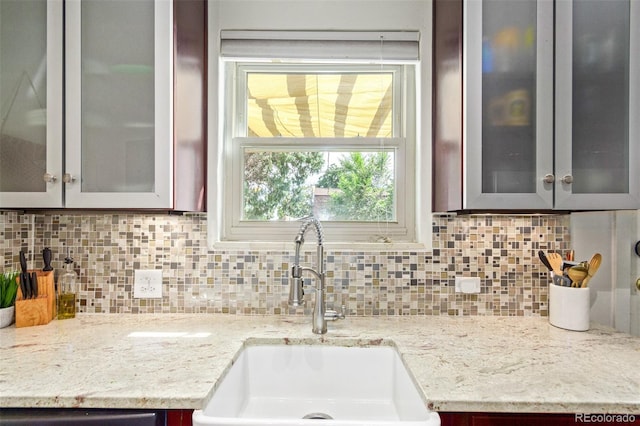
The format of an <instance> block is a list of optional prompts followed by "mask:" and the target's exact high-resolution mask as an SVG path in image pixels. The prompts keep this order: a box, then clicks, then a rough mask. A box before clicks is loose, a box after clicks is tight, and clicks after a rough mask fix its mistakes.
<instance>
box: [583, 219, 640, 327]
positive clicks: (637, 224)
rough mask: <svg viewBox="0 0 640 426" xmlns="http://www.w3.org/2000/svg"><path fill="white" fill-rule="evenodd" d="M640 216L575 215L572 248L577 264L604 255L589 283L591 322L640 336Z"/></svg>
mask: <svg viewBox="0 0 640 426" xmlns="http://www.w3.org/2000/svg"><path fill="white" fill-rule="evenodd" d="M639 231H640V214H638V211H635V210H623V211H607V212H582V213H572V214H571V245H572V247H573V248H574V249H575V252H576V260H578V261H582V260H589V259H590V258H591V256H592V255H593V254H594V253H600V254H602V265H601V266H600V269H599V270H598V271H597V273H596V274H595V275H594V277H593V278H592V279H591V281H589V288H590V289H591V294H590V297H591V321H593V322H596V323H599V324H604V325H607V326H610V327H614V328H616V329H617V330H620V331H624V332H631V333H634V334H636V335H638V334H639V333H640V316H639V315H640V312H639V309H638V308H639V305H640V295H639V294H638V293H639V292H638V290H637V289H636V288H635V281H636V279H637V278H638V277H639V276H640V257H638V256H637V255H636V254H635V252H634V246H635V244H636V242H637V241H638V240H639V239H640V232H639Z"/></svg>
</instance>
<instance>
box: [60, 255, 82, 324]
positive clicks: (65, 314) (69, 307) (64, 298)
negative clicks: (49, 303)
mask: <svg viewBox="0 0 640 426" xmlns="http://www.w3.org/2000/svg"><path fill="white" fill-rule="evenodd" d="M64 263H65V271H64V274H62V276H61V277H60V279H59V280H58V319H68V318H75V316H76V289H77V282H78V276H77V275H76V273H75V271H74V270H73V258H72V257H71V256H67V258H66V259H64Z"/></svg>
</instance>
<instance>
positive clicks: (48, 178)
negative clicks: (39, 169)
mask: <svg viewBox="0 0 640 426" xmlns="http://www.w3.org/2000/svg"><path fill="white" fill-rule="evenodd" d="M42 179H43V180H44V181H45V182H47V183H56V181H57V180H58V177H57V176H56V175H52V174H51V173H45V174H44V175H43V176H42Z"/></svg>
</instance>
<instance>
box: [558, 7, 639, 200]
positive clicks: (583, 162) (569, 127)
mask: <svg viewBox="0 0 640 426" xmlns="http://www.w3.org/2000/svg"><path fill="white" fill-rule="evenodd" d="M636 3H637V2H634V1H630V0H593V1H588V2H584V1H575V2H560V3H559V4H558V6H557V10H558V12H557V13H558V20H559V22H567V23H568V25H565V26H559V28H558V36H557V37H558V41H557V57H556V59H557V71H556V73H557V78H558V80H557V81H558V84H557V87H558V91H557V94H556V108H557V110H556V126H557V127H556V129H557V133H556V155H557V162H556V165H557V171H558V173H557V175H556V176H557V177H558V178H559V179H558V181H557V184H556V190H557V195H556V197H557V202H556V204H557V207H558V208H567V209H589V208H594V209H607V208H637V207H640V199H639V195H640V193H639V185H640V184H639V183H638V178H639V176H640V175H638V173H637V171H636V169H637V167H634V166H636V165H637V164H638V159H639V158H640V157H639V156H638V155H639V154H638V148H637V145H638V142H640V141H638V139H637V138H638V130H637V128H638V124H637V122H638V116H639V115H638V114H639V113H640V111H639V110H638V108H637V103H638V101H637V98H638V94H637V91H638V90H639V89H640V86H639V84H638V82H639V81H640V78H639V77H638V75H637V72H638V71H637V70H638V56H639V54H638V49H640V42H639V40H638V35H637V34H636V35H635V36H634V35H633V34H632V33H633V32H634V31H636V32H637V30H636V29H634V28H633V26H634V25H635V26H637V22H638V10H639V9H640V7H639V6H638V5H637V4H636ZM634 37H635V38H634ZM634 70H635V71H634ZM564 176H570V179H562V178H563V177H564Z"/></svg>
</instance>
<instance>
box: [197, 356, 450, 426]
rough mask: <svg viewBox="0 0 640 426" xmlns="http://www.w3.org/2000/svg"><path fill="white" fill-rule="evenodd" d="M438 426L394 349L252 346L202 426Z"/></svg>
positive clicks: (202, 415)
mask: <svg viewBox="0 0 640 426" xmlns="http://www.w3.org/2000/svg"><path fill="white" fill-rule="evenodd" d="M319 419H322V421H321V422H320V423H321V424H323V425H331V426H342V425H380V426H383V425H411V426H418V425H420V426H427V425H428V426H432V425H433V426H437V425H440V417H439V416H438V414H437V413H435V412H432V411H430V410H428V409H427V408H426V406H425V403H424V401H423V399H422V398H421V397H420V393H419V392H418V389H417V388H416V386H415V384H414V383H413V381H412V379H411V377H410V375H409V372H408V371H407V369H406V368H405V366H404V364H403V362H402V359H401V358H400V356H399V354H398V352H397V350H396V349H395V347H394V346H391V345H380V346H368V347H359V346H349V347H347V346H328V345H323V344H311V345H306V344H299V345H297V344H293V345H291V344H290V345H284V344H281V345H277V344H274V345H264V344H260V345H257V344H256V345H247V346H245V348H244V349H243V350H242V351H241V352H240V354H239V356H238V358H237V360H236V361H235V362H234V364H233V365H232V366H231V368H230V369H229V370H228V372H227V374H226V375H225V376H224V377H223V378H222V381H221V383H220V386H219V387H218V388H217V389H216V390H215V391H214V393H213V395H212V396H211V399H210V400H209V401H208V402H207V404H206V406H205V407H204V409H203V410H196V411H195V412H194V414H193V424H194V425H195V426H199V425H218V426H222V425H303V426H304V425H312V424H313V425H317V424H318V421H319Z"/></svg>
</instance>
